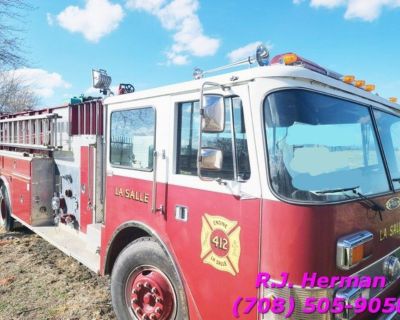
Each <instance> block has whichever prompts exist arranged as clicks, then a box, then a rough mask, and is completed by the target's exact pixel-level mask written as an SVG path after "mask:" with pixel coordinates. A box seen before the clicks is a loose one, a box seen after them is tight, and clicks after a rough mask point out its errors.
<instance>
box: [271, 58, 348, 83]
mask: <svg viewBox="0 0 400 320" xmlns="http://www.w3.org/2000/svg"><path fill="white" fill-rule="evenodd" d="M270 64H271V65H272V64H283V65H286V66H301V67H304V68H306V69H309V70H312V71H315V72H318V73H320V74H323V75H325V76H328V77H331V78H334V79H336V80H340V79H341V78H342V75H341V74H339V73H337V72H334V71H331V70H329V69H326V68H323V67H321V66H320V65H318V64H317V63H315V62H313V61H310V60H307V59H304V58H302V57H300V56H299V55H297V54H296V53H284V54H280V55H277V56H275V57H274V58H273V59H272V60H271V63H270Z"/></svg>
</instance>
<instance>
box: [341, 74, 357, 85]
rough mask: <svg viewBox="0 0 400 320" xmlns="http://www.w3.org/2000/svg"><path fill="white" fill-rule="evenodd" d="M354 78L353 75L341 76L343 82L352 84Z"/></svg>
mask: <svg viewBox="0 0 400 320" xmlns="http://www.w3.org/2000/svg"><path fill="white" fill-rule="evenodd" d="M355 80H356V77H355V76H344V77H343V82H345V83H348V84H352V83H353V82H354V81H355Z"/></svg>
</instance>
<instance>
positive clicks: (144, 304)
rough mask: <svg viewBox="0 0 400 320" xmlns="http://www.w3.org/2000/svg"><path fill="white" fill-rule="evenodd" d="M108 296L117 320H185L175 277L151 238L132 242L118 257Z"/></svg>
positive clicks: (165, 255)
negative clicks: (110, 298)
mask: <svg viewBox="0 0 400 320" xmlns="http://www.w3.org/2000/svg"><path fill="white" fill-rule="evenodd" d="M111 295H112V302H113V307H114V311H115V313H116V315H117V318H118V319H120V320H127V319H135V320H181V319H182V320H184V319H188V313H187V307H186V298H185V294H184V290H183V287H182V285H181V282H180V279H179V276H178V274H177V272H176V270H175V268H174V266H173V263H172V261H171V260H170V259H169V257H168V256H167V254H166V253H165V251H164V250H163V248H162V247H161V246H160V245H159V244H158V243H157V242H156V241H155V240H154V239H152V238H141V239H139V240H136V241H134V242H133V243H132V244H130V245H129V246H128V247H127V248H125V249H124V250H123V251H122V253H121V254H120V255H119V257H118V259H117V261H116V263H115V266H114V268H113V271H112V275H111Z"/></svg>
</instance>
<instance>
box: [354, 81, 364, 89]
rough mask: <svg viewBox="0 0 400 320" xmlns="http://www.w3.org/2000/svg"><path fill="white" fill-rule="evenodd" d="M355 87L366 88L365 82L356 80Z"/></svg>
mask: <svg viewBox="0 0 400 320" xmlns="http://www.w3.org/2000/svg"><path fill="white" fill-rule="evenodd" d="M354 85H355V86H356V87H357V88H361V87H364V86H365V81H364V80H356V82H354Z"/></svg>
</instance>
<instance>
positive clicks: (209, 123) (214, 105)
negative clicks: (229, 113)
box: [201, 94, 225, 133]
mask: <svg viewBox="0 0 400 320" xmlns="http://www.w3.org/2000/svg"><path fill="white" fill-rule="evenodd" d="M202 112H203V114H202V123H201V128H202V131H203V132H205V133H218V132H223V131H224V130H225V104H224V97H223V96H219V95H214V94H209V95H204V96H203V111H202Z"/></svg>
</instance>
